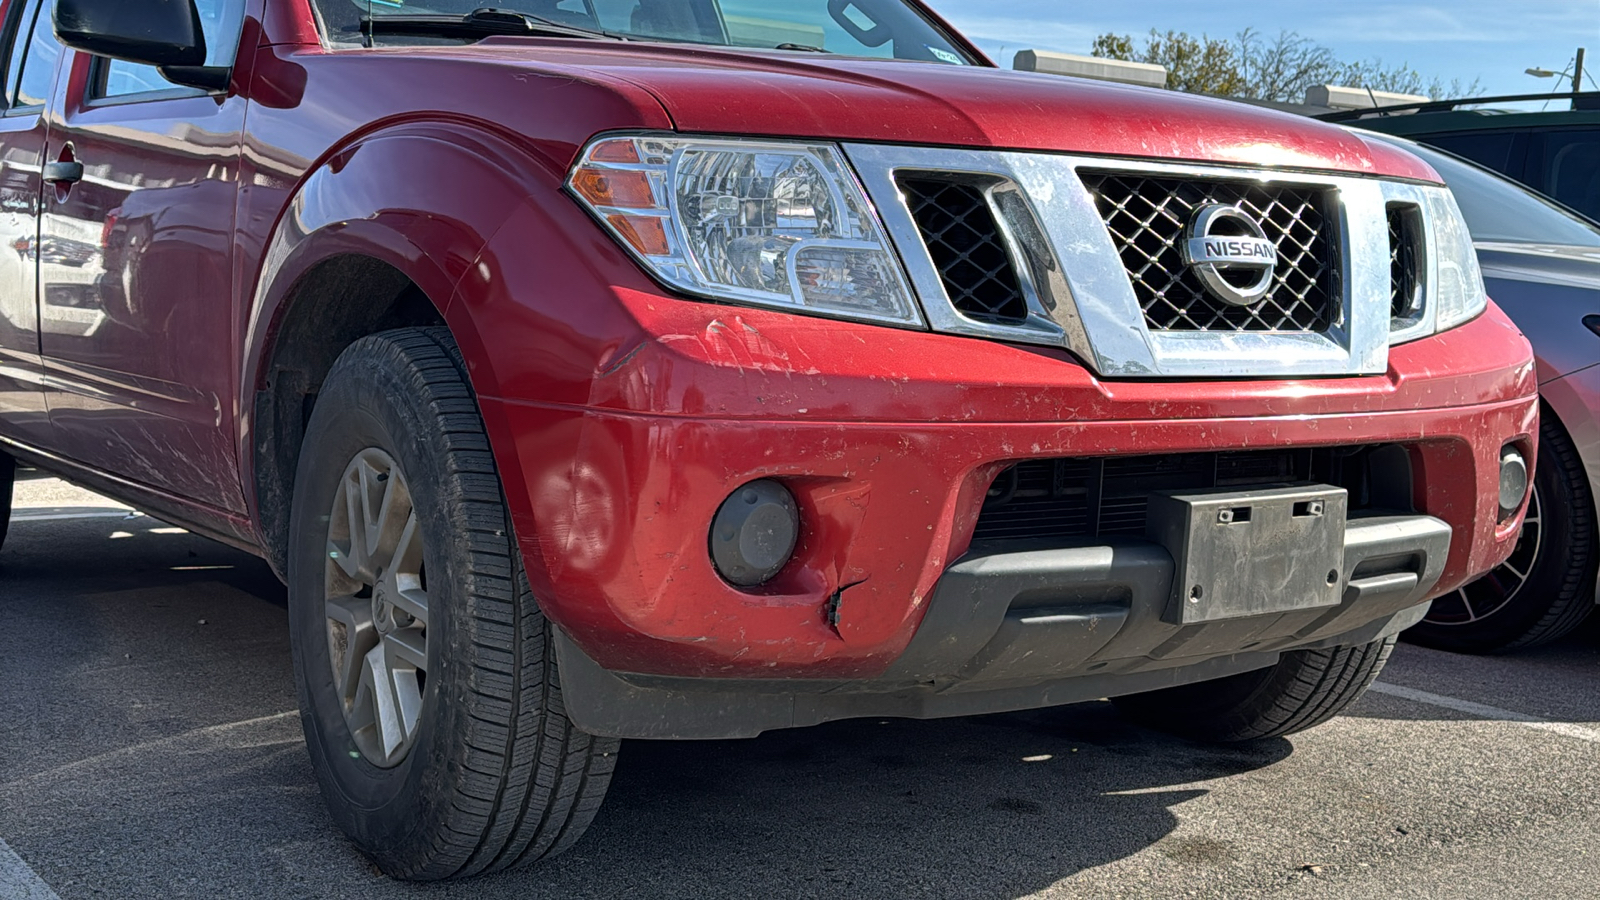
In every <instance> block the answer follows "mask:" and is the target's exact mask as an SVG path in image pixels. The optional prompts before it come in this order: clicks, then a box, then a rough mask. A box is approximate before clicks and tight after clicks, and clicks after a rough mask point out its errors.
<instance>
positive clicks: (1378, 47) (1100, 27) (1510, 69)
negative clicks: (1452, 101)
mask: <svg viewBox="0 0 1600 900" xmlns="http://www.w3.org/2000/svg"><path fill="white" fill-rule="evenodd" d="M930 5H931V6H933V8H934V9H936V10H938V11H939V12H940V13H941V14H942V15H944V16H945V17H946V18H948V19H949V20H950V21H951V22H952V23H953V24H954V25H955V26H956V27H957V28H958V29H960V30H961V31H962V32H963V33H965V34H966V35H967V36H968V37H971V38H974V39H975V40H976V41H977V43H978V46H979V47H980V48H982V49H983V51H984V52H986V53H988V54H989V55H990V56H991V57H993V58H994V59H995V60H996V61H997V62H999V63H1000V64H1001V65H1003V66H1006V67H1008V68H1009V67H1010V65H1011V58H1012V56H1013V55H1014V54H1015V53H1016V51H1018V50H1025V49H1034V50H1057V51H1062V52H1066V53H1085V54H1086V53H1088V52H1089V47H1090V44H1091V43H1092V42H1093V41H1094V38H1095V36H1096V35H1098V34H1104V33H1105V32H1108V31H1109V32H1116V33H1118V34H1132V35H1135V36H1138V35H1142V34H1145V33H1147V32H1149V31H1150V29H1151V28H1159V29H1161V30H1162V31H1166V30H1167V29H1176V30H1178V31H1189V32H1192V33H1196V34H1199V33H1202V32H1203V33H1207V34H1210V35H1211V36H1213V37H1232V36H1233V35H1235V34H1237V33H1238V32H1239V31H1242V30H1243V29H1245V28H1255V29H1256V30H1257V31H1261V32H1265V33H1267V34H1270V35H1276V34H1277V33H1278V32H1280V31H1282V30H1284V29H1288V30H1291V31H1296V32H1299V33H1300V34H1302V35H1304V36H1306V37H1309V38H1311V39H1313V40H1315V41H1317V42H1318V43H1321V44H1324V45H1326V46H1327V47H1329V48H1331V49H1332V50H1333V51H1334V53H1335V55H1337V56H1338V57H1339V58H1340V59H1343V60H1355V59H1373V58H1377V59H1381V60H1382V61H1383V62H1384V63H1386V64H1389V65H1398V64H1400V63H1405V64H1408V65H1410V66H1411V67H1412V68H1414V69H1416V70H1418V71H1419V72H1421V73H1422V74H1423V76H1424V78H1425V79H1428V80H1431V79H1432V78H1434V77H1439V78H1442V79H1443V80H1444V81H1445V82H1449V81H1450V80H1452V79H1456V78H1459V79H1460V80H1461V81H1462V83H1464V84H1468V83H1471V82H1472V81H1473V80H1474V79H1481V82H1482V86H1483V88H1484V90H1485V91H1487V92H1488V93H1490V94H1522V93H1539V92H1544V91H1549V90H1555V89H1557V87H1556V82H1555V80H1554V79H1538V78H1533V77H1531V76H1529V75H1526V74H1524V70H1525V69H1528V68H1535V67H1537V68H1545V69H1554V70H1557V71H1559V70H1562V69H1566V68H1568V67H1569V66H1570V65H1571V63H1572V58H1573V56H1574V55H1575V51H1576V49H1577V48H1578V47H1580V46H1583V47H1588V48H1589V55H1588V62H1586V63H1585V68H1586V69H1588V70H1590V71H1592V72H1593V73H1594V75H1595V77H1596V78H1597V79H1600V0H1454V2H1439V0H1433V2H1408V0H1387V2H1386V0H1315V2H1305V0H1198V2H1197V0H1112V2H1099V3H1094V2H1090V3H1077V2H1072V0H930ZM1569 86H1570V82H1567V83H1566V84H1562V85H1561V88H1563V89H1564V88H1567V87H1569ZM1584 86H1585V87H1586V88H1589V89H1593V88H1592V85H1590V84H1589V83H1588V81H1587V79H1586V80H1585V85H1584Z"/></svg>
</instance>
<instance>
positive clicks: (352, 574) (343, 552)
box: [328, 539, 361, 581]
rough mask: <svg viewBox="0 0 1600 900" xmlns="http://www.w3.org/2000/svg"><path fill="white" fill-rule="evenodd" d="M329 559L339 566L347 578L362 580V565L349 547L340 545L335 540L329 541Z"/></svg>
mask: <svg viewBox="0 0 1600 900" xmlns="http://www.w3.org/2000/svg"><path fill="white" fill-rule="evenodd" d="M328 559H329V560H331V561H332V562H333V564H334V565H336V566H338V567H339V571H341V572H343V573H344V575H345V577H346V578H350V579H353V580H356V581H360V580H361V566H360V564H359V563H357V561H356V559H355V557H354V556H353V555H352V554H351V552H350V550H349V549H347V548H343V547H340V546H339V545H338V544H337V543H336V542H334V541H333V540H331V539H330V540H329V541H328Z"/></svg>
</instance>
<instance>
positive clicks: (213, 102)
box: [39, 0, 254, 512]
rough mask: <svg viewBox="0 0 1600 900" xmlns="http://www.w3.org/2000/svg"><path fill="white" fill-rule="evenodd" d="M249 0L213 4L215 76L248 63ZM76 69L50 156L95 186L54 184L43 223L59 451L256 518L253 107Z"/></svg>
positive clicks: (46, 360) (86, 63) (125, 71)
mask: <svg viewBox="0 0 1600 900" xmlns="http://www.w3.org/2000/svg"><path fill="white" fill-rule="evenodd" d="M245 3H246V0H199V2H198V6H199V9H200V12H201V21H202V25H203V26H204V28H205V36H206V46H207V48H208V49H209V53H210V56H209V58H208V59H207V64H208V65H221V66H233V65H234V64H235V62H236V60H237V56H238V48H239V42H240V39H241V32H242V29H243V24H244V7H245ZM251 49H254V48H251ZM68 65H69V66H70V76H64V77H63V81H64V82H65V83H66V85H67V87H66V88H65V89H63V90H62V91H60V92H59V100H58V104H59V105H58V108H57V109H56V110H54V111H53V113H52V122H51V126H50V131H49V135H48V137H49V147H48V149H47V153H46V159H47V161H48V162H68V161H73V162H77V163H81V164H82V165H83V177H82V179H81V180H79V181H77V182H74V183H63V184H55V185H49V186H47V187H46V188H45V192H44V194H45V197H44V207H43V212H42V214H41V217H40V222H41V228H40V231H41V240H42V243H43V245H44V246H45V247H46V248H47V250H48V252H47V253H46V254H45V255H44V256H42V257H41V260H40V267H39V268H40V274H39V283H40V291H39V310H40V312H39V315H40V319H41V321H42V323H43V327H42V328H41V332H42V334H41V338H40V343H41V347H42V353H43V364H44V367H45V371H46V383H47V389H48V399H49V405H50V417H51V420H52V422H53V424H54V427H55V432H56V437H57V441H58V443H59V445H60V446H61V447H62V448H63V452H64V453H65V455H67V456H69V457H70V458H72V459H74V460H76V461H78V462H81V463H84V464H87V465H89V466H91V467H93V468H95V469H98V470H100V471H102V472H106V473H109V474H112V475H116V476H119V477H121V478H124V479H126V480H129V481H132V482H135V483H138V484H142V485H145V486H147V487H151V488H155V489H157V490H160V491H163V492H166V493H169V494H172V495H175V496H177V497H179V498H181V499H184V500H189V501H195V502H199V503H202V504H205V505H206V506H209V507H211V508H213V509H218V510H227V511H234V512H239V511H242V510H243V509H244V495H243V490H242V488H241V486H240V481H239V476H238V453H237V452H236V439H235V435H236V431H235V423H236V421H237V416H238V412H239V411H238V409H237V401H236V400H235V398H236V397H237V396H238V390H237V379H238V375H237V372H238V363H237V360H236V359H235V358H234V347H235V343H236V341H235V340H234V335H235V333H236V331H235V316H236V309H235V304H234V296H233V266H232V261H233V226H234V211H235V207H236V205H237V199H238V198H237V194H238V189H239V179H238V176H239V151H240V140H241V136H242V132H243V126H244V115H245V108H246V100H245V99H244V98H243V97H240V96H239V95H238V94H236V93H233V92H229V93H227V94H226V95H210V94H207V93H206V92H205V91H203V90H200V89H196V88H187V87H180V86H178V85H175V84H172V83H171V82H169V81H167V80H166V79H165V78H163V77H162V76H161V74H160V73H159V72H157V71H156V70H154V69H151V68H149V67H146V66H140V65H135V64H132V63H127V62H122V61H116V60H109V59H102V58H98V57H93V56H89V55H86V54H81V53H74V54H71V56H70V60H69V63H68ZM84 311H88V312H87V314H86V313H85V312H84ZM53 323H60V324H59V325H56V324H53Z"/></svg>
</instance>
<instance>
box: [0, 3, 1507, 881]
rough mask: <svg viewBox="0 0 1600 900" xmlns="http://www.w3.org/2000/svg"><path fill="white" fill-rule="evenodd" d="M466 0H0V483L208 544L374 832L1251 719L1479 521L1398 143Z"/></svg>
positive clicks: (1439, 283) (1342, 688) (1489, 374)
mask: <svg viewBox="0 0 1600 900" xmlns="http://www.w3.org/2000/svg"><path fill="white" fill-rule="evenodd" d="M475 2H476V0H424V2H422V3H413V2H411V0H404V2H402V0H4V2H3V3H0V11H3V12H0V16H3V25H4V30H3V38H4V40H3V44H0V46H3V49H4V53H5V62H6V65H4V66H0V73H4V77H5V79H6V80H5V85H4V95H5V96H4V106H5V110H4V115H3V116H0V244H3V245H4V246H5V247H7V248H9V251H10V252H6V253H3V254H0V311H3V316H0V321H3V330H0V450H3V455H0V460H4V462H3V463H0V470H3V471H4V472H5V477H4V479H3V481H0V484H4V486H5V490H4V491H0V493H3V494H6V495H9V492H10V491H9V489H10V482H11V480H12V479H11V474H10V473H11V471H12V469H13V467H14V465H15V464H17V463H21V464H25V465H31V466H35V467H39V468H41V469H45V470H48V471H51V472H55V473H58V474H59V475H61V476H62V477H64V478H66V479H68V480H71V481H74V482H77V483H80V484H83V485H86V486H88V487H91V488H94V489H96V490H99V491H102V492H104V493H106V494H109V495H111V496H114V497H117V498H119V499H122V500H124V501H126V502H128V503H130V504H133V505H134V506H136V507H138V508H141V509H144V510H148V511H149V512H150V513H152V514H153V515H156V516H158V517H160V518H162V519H165V520H167V521H170V522H174V523H178V524H180V525H182V526H183V527H185V528H188V529H191V530H193V531H195V532H197V533H199V534H203V535H208V536H211V537H213V538H215V539H217V540H220V541H223V542H226V543H228V544H232V545H234V546H236V547H242V548H246V549H248V550H250V551H253V552H255V553H258V554H260V555H261V556H262V557H264V558H265V559H266V560H267V561H268V562H269V563H270V564H271V566H272V567H273V568H274V569H275V570H276V571H277V572H278V573H279V574H281V575H282V576H283V578H284V579H285V581H286V582H287V584H288V596H289V625H290V628H291V630H292V636H293V648H294V668H295V675H296V678H297V682H298V685H299V691H300V698H301V704H302V716H303V722H304V726H305V733H306V742H307V746H308V748H309V753H310V756H311V760H312V762H313V764H314V768H315V771H316V773H317V777H318V778H319V780H320V782H321V787H322V791H323V793H324V795H325V796H326V798H327V801H328V804H329V806H330V808H331V809H332V811H333V815H334V817H335V819H336V820H337V822H338V823H339V824H340V826H341V827H342V828H344V829H345V830H346V831H347V832H348V833H349V834H350V836H351V837H352V838H353V840H354V841H355V842H356V843H357V844H358V845H359V846H360V847H361V848H362V849H364V850H365V851H366V852H367V853H369V854H371V855H372V857H373V858H375V859H376V860H377V862H378V864H379V865H380V866H381V867H382V868H383V870H384V871H386V872H388V873H390V874H392V875H394V876H397V877H401V878H411V879H436V878H446V877H452V876H460V875H471V874H476V873H480V872H486V871H492V870H496V869H502V868H505V867H508V866H512V865H516V864H518V863H520V862H525V861H531V860H536V859H540V858H544V857H548V856H550V855H552V854H555V853H559V852H560V851H562V850H564V849H566V848H567V847H569V846H571V845H572V844H573V842H575V841H576V840H577V839H578V838H579V836H580V835H581V834H582V832H583V830H584V828H585V827H586V826H587V825H588V824H589V822H590V820H591V819H592V818H593V817H594V815H595V813H596V810H597V808H598V807H599V804H600V801H601V798H602V796H603V794H604V793H605V790H606V787H607V782H608V779H609V777H610V775H611V772H612V768H613V765H614V763H615V760H616V755H617V751H618V746H619V739H621V738H647V739H678V740H683V739H703V738H729V737H738V736H751V735H756V734H760V733H761V732H763V731H766V730H769V729H779V728H790V727H796V726H803V725H809V724H813V723H819V722H824V721H828V720H834V719H842V718H848V717H855V716H906V717H926V718H932V717H940V716H956V715H967V714H974V713H985V712H994V711H1001V710H1016V709H1024V708H1036V707H1043V706H1050V705H1056V704H1064V703H1072V702H1076V701H1081V700H1087V699H1093V698H1103V697H1114V698H1118V702H1119V703H1120V704H1121V705H1122V706H1123V708H1125V709H1126V710H1127V711H1128V712H1129V713H1130V714H1131V715H1133V716H1135V717H1136V718H1137V719H1139V720H1140V721H1143V722H1147V723H1150V724H1151V725H1154V726H1157V727H1162V728H1167V729H1171V730H1174V731H1177V732H1180V733H1184V734H1188V735H1192V736H1195V737H1198V738H1204V739H1213V740H1221V741H1245V740H1252V739H1259V738H1264V737H1270V736H1278V735H1284V734H1288V733H1292V732H1295V731H1298V730H1300V729H1304V728H1307V727H1309V726H1312V725H1315V724H1317V723H1319V722H1322V721H1324V720H1326V719H1328V718H1329V717H1331V716H1333V715H1334V714H1336V713H1337V712H1339V711H1340V710H1341V709H1343V708H1345V707H1346V706H1347V705H1349V704H1350V703H1351V702H1352V701H1353V700H1355V699H1356V698H1357V697H1358V696H1359V695H1360V694H1361V692H1362V691H1363V690H1364V689H1365V688H1366V687H1367V685H1369V684H1370V683H1371V682H1372V680H1373V679H1374V677H1376V675H1377V673H1378V670H1379V669H1380V668H1381V667H1382V665H1383V663H1384V661H1385V659H1386V658H1387V656H1388V653H1389V650H1390V648H1391V647H1392V646H1393V642H1394V635H1395V634H1396V633H1397V632H1399V631H1400V630H1401V629H1404V628H1405V627H1407V626H1408V625H1410V624H1412V623H1414V622H1416V621H1418V620H1419V619H1420V618H1421V617H1422V615H1423V614H1424V611H1425V609H1426V607H1427V601H1428V599H1429V598H1430V597H1433V596H1436V595H1438V594H1441V593H1443V592H1446V591H1451V590H1454V589H1455V588H1457V587H1458V586H1460V585H1462V584H1464V583H1466V582H1467V581H1468V580H1470V579H1472V578H1474V577H1476V576H1478V575H1480V574H1482V573H1484V572H1486V571H1488V570H1490V569H1491V568H1493V567H1494V566H1496V565H1497V564H1499V563H1500V562H1501V561H1503V560H1504V559H1505V558H1506V556H1507V554H1508V553H1509V552H1510V550H1511V549H1512V546H1513V544H1514V542H1515V538H1516V535H1517V532H1518V529H1519V526H1520V522H1521V517H1522V515H1523V510H1524V507H1525V505H1526V494H1527V476H1528V461H1529V460H1531V459H1533V458H1534V453H1535V450H1536V447H1535V439H1536V438H1535V436H1536V435H1537V434H1538V428H1537V420H1538V401H1537V399H1536V396H1535V384H1534V368H1533V362H1532V359H1531V356H1530V353H1529V348H1528V345H1527V343H1526V342H1525V341H1524V340H1523V338H1522V336H1521V335H1520V334H1519V333H1518V331H1517V329H1516V328H1515V327H1513V325H1512V324H1511V323H1510V322H1509V321H1508V320H1507V319H1506V317H1505V316H1504V315H1502V314H1501V313H1500V311H1499V310H1497V309H1496V308H1495V307H1494V306H1493V305H1492V304H1491V303H1489V301H1488V298H1487V297H1486V296H1485V294H1484V288H1483V281H1482V278H1481V276H1480V273H1479V270H1478V265H1477V262H1476V261H1475V257H1474V255H1473V250H1472V245H1471V243H1470V241H1469V239H1468V236H1467V232H1466V229H1465V228H1464V227H1463V225H1462V221H1461V216H1460V213H1459V211H1458V210H1457V208H1456V204H1455V202H1454V201H1453V199H1452V198H1451V195H1450V194H1449V193H1448V192H1447V191H1446V189H1445V188H1444V187H1443V186H1442V185H1441V184H1440V181H1439V179H1438V177H1437V176H1436V174H1435V173H1434V172H1433V171H1432V170H1431V169H1430V168H1429V167H1428V166H1427V165H1425V164H1423V163H1422V162H1421V161H1419V160H1418V159H1416V158H1414V157H1412V156H1410V155H1409V154H1407V153H1406V152H1404V151H1403V150H1400V149H1397V148H1395V147H1393V146H1390V145H1387V144H1382V143H1369V142H1368V141H1366V140H1364V139H1362V138H1361V137H1359V136H1357V135H1355V134H1353V133H1351V132H1347V131H1344V130H1342V129H1339V128H1336V127H1332V126H1328V125H1324V124H1319V123H1316V122H1312V121H1308V120H1305V119H1301V118H1297V117H1291V116H1287V115H1279V114H1276V113H1273V112H1268V111H1263V110H1256V109H1252V108H1250V107H1246V106H1242V105H1238V104H1233V103H1226V102H1220V101H1210V100H1206V99H1199V98H1193V97H1183V96H1179V95H1176V94H1172V93H1167V92H1163V91H1155V90H1143V89H1132V88H1126V87H1118V86H1110V85H1105V84H1096V83H1089V82H1081V81H1074V80H1068V79H1054V78H1047V77H1040V76H1032V75H1023V74H1013V73H1006V72H1000V71H996V70H995V68H994V66H993V64H992V63H990V62H989V61H988V60H986V59H985V58H984V57H983V56H982V55H981V54H980V53H979V52H978V51H977V50H976V49H975V48H974V47H973V46H972V44H971V43H969V42H968V41H966V40H965V39H963V38H962V37H961V36H960V35H959V34H957V33H955V32H954V31H953V30H952V29H951V28H950V27H949V26H948V25H946V24H945V23H943V22H942V21H941V20H940V19H939V18H938V17H937V16H936V15H934V14H933V13H932V12H931V11H930V10H928V9H927V8H926V7H924V6H922V5H921V4H920V3H918V2H916V0H559V2H557V0H510V2H511V6H509V7H507V8H502V9H481V8H475V5H474V4H475ZM3 577H4V576H3V568H0V579H3ZM3 583H4V582H3V581H0V585H3Z"/></svg>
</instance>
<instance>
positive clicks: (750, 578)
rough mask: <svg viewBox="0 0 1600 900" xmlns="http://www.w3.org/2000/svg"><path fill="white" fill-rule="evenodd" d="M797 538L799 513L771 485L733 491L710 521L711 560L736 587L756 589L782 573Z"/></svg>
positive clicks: (780, 488)
mask: <svg viewBox="0 0 1600 900" xmlns="http://www.w3.org/2000/svg"><path fill="white" fill-rule="evenodd" d="M799 540H800V509H799V507H798V506H796V505H795V502H794V495H793V494H791V493H789V489H788V488H785V487H784V486H783V485H781V484H779V483H778V482H776V481H752V482H751V483H749V484H747V485H745V486H744V487H742V488H739V489H738V490H737V491H734V492H733V494H732V495H730V496H729V497H728V499H727V500H724V501H723V502H722V508H721V509H718V510H717V515H716V518H714V519H712V520H711V561H712V562H713V563H715V564H716V567H717V572H718V573H719V574H721V575H722V577H723V578H726V579H727V580H728V581H729V583H731V584H735V585H737V586H739V587H758V586H760V585H763V584H766V583H767V582H769V581H771V580H772V579H774V578H776V577H777V576H778V573H779V572H781V571H783V567H784V566H786V565H788V564H789V559H790V558H791V557H792V556H794V548H795V544H796V542H798V541H799Z"/></svg>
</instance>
